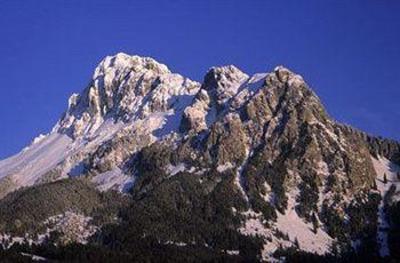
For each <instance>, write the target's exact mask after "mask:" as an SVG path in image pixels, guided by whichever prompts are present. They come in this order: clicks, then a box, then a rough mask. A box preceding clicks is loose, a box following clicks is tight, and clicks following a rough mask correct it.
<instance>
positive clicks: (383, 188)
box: [371, 156, 400, 257]
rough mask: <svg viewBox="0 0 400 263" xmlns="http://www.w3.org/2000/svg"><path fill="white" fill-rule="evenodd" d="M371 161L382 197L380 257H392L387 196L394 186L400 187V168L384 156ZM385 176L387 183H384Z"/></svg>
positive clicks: (379, 218) (379, 236)
mask: <svg viewBox="0 0 400 263" xmlns="http://www.w3.org/2000/svg"><path fill="white" fill-rule="evenodd" d="M371 159H372V163H373V165H374V168H375V171H376V173H377V178H376V179H375V182H376V186H377V188H378V191H379V192H380V194H381V197H382V199H381V202H380V204H379V206H378V233H377V240H378V244H379V255H380V256H381V257H385V256H389V255H390V251H389V246H388V233H387V231H388V229H389V222H388V221H387V218H386V214H385V196H386V194H387V192H388V191H389V189H390V186H391V185H392V184H394V185H396V186H397V187H398V186H400V181H399V179H398V178H397V173H399V172H400V167H399V166H397V165H396V164H394V163H392V162H391V161H389V160H388V159H386V158H385V157H382V156H378V159H375V158H373V157H371ZM385 175H386V179H387V183H384V176H385Z"/></svg>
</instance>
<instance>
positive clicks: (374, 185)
mask: <svg viewBox="0 0 400 263" xmlns="http://www.w3.org/2000/svg"><path fill="white" fill-rule="evenodd" d="M372 190H378V186H377V185H376V181H375V180H374V182H373V184H372Z"/></svg>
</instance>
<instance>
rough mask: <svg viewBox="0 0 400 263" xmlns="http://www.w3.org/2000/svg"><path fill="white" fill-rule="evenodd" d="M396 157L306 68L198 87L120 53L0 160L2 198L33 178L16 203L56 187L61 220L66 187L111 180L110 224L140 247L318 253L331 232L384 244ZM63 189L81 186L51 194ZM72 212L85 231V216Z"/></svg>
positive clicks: (231, 76) (234, 71)
mask: <svg viewBox="0 0 400 263" xmlns="http://www.w3.org/2000/svg"><path fill="white" fill-rule="evenodd" d="M399 160H400V144H399V143H397V142H394V141H390V140H384V139H381V138H376V137H373V136H369V135H367V134H364V133H361V132H358V131H356V130H354V129H352V128H351V127H347V126H344V125H341V124H338V123H337V122H335V121H334V120H332V119H331V118H330V116H329V115H328V114H327V112H326V111H325V108H324V106H323V104H322V103H321V101H320V100H319V98H318V96H317V95H316V94H315V93H314V92H313V91H312V89H311V88H309V87H308V85H307V83H306V82H305V81H304V80H303V78H302V77H301V76H300V75H297V74H296V73H294V72H292V71H290V70H289V69H287V68H285V67H283V66H278V67H276V68H275V69H274V70H273V71H272V72H270V73H258V74H254V75H252V76H249V75H247V74H245V73H243V72H242V71H241V70H239V69H238V68H236V67H235V66H232V65H231V66H223V67H213V68H211V69H210V70H209V71H208V72H207V73H206V75H205V77H204V81H203V83H202V84H200V83H197V82H195V81H192V80H190V79H188V78H185V77H183V76H181V75H179V74H175V73H172V72H171V71H170V70H168V68H167V67H166V66H165V65H163V64H160V63H158V62H157V61H155V60H154V59H151V58H143V57H139V56H129V55H126V54H123V53H119V54H117V55H115V56H110V57H106V58H105V59H104V60H102V61H101V62H100V64H99V66H98V67H97V68H96V70H95V72H94V74H93V78H92V79H91V80H90V82H89V85H88V86H87V87H86V89H84V91H83V92H82V93H81V94H73V95H72V96H71V97H70V99H69V101H68V109H67V111H66V112H65V114H64V115H63V117H62V118H61V119H60V120H59V122H58V123H57V125H56V126H55V128H54V129H53V131H52V132H51V133H50V134H48V135H45V136H40V137H38V138H37V139H35V140H34V142H33V143H32V145H30V146H29V147H27V148H25V149H24V150H23V151H22V152H21V153H19V154H17V155H16V156H13V157H11V158H9V159H6V160H3V161H0V200H1V199H2V198H3V197H4V196H6V195H8V194H10V192H13V191H15V190H16V189H19V188H23V187H29V186H30V187H32V188H33V189H35V188H36V187H38V188H37V191H33V192H30V194H32V195H34V196H36V197H34V198H31V197H30V196H29V198H26V200H25V202H27V204H26V205H23V206H21V207H40V205H36V203H35V204H34V205H32V204H31V201H32V200H33V201H35V202H37V203H39V201H37V200H41V199H38V198H37V196H38V195H39V197H41V196H42V198H43V197H47V193H48V192H49V193H57V196H58V199H57V200H59V201H58V202H59V203H60V204H61V206H60V208H59V207H58V206H57V207H56V208H57V209H55V210H53V211H57V213H56V214H59V215H61V216H60V219H62V218H64V217H65V216H62V215H63V213H65V211H67V210H68V209H70V207H69V206H67V207H63V205H65V204H66V203H68V202H65V200H74V199H70V197H71V195H72V196H75V195H77V196H76V198H77V199H78V200H85V201H86V199H85V198H83V199H82V196H85V195H81V193H86V194H88V195H89V194H90V195H91V196H92V191H94V193H97V190H100V191H105V192H106V193H108V190H110V189H114V190H118V191H121V192H125V193H129V195H130V197H129V199H130V200H131V201H130V202H131V203H130V206H129V207H130V208H126V207H125V208H124V209H131V210H130V211H131V212H130V214H129V215H128V214H127V213H125V214H124V215H128V216H127V217H125V216H124V218H121V220H125V222H124V224H122V225H121V226H117V227H121V229H120V231H121V232H119V233H120V234H123V233H125V232H126V227H130V228H131V232H128V234H129V238H128V239H132V240H133V239H134V240H138V241H137V242H139V243H140V242H143V238H142V237H145V236H146V237H147V236H149V237H152V238H154V239H152V240H158V241H159V244H169V245H172V244H174V243H178V242H184V243H186V244H189V243H190V244H192V245H194V244H197V245H198V244H206V246H207V247H209V248H212V249H215V251H221V250H228V249H229V250H231V249H235V250H237V249H239V250H240V249H242V248H241V247H240V245H238V244H237V243H232V244H230V243H229V242H231V241H232V242H236V241H234V240H241V238H246V240H248V238H252V237H253V238H257V239H259V240H258V241H257V242H256V243H257V244H259V245H262V246H263V248H262V247H258V249H257V250H258V251H260V253H262V256H263V257H264V258H265V259H269V257H272V256H273V253H274V252H275V251H279V250H280V249H284V248H290V247H291V246H292V245H293V244H296V243H297V245H296V246H297V249H300V250H305V251H308V252H312V253H316V254H325V253H330V252H331V250H330V249H331V248H332V247H333V246H335V244H336V242H340V245H341V246H342V245H343V246H347V245H348V244H355V243H359V244H361V243H362V242H364V244H369V243H368V242H370V241H371V239H370V238H371V237H372V238H375V237H376V236H378V237H380V239H378V240H377V242H379V245H380V246H381V247H384V245H385V242H386V243H387V242H388V240H390V238H389V239H388V238H381V237H382V236H383V237H384V235H385V234H388V233H389V231H388V230H387V229H388V227H387V226H385V224H384V220H385V216H384V213H385V209H386V208H385V206H387V204H385V203H384V202H385V201H384V200H389V199H390V198H391V196H392V197H393V198H391V202H395V201H396V200H398V196H400V193H399V191H398V190H397V188H396V187H399V186H400V179H399V178H400V167H398V166H396V164H395V163H396V162H397V163H399ZM397 172H399V174H397ZM76 177H83V178H85V182H86V181H91V182H92V183H93V184H94V185H95V186H96V187H97V190H96V189H93V190H90V189H86V187H83V185H81V183H83V182H84V181H83V180H82V181H81V180H79V179H78V180H73V179H72V178H74V179H75V178H76ZM385 178H386V179H385ZM60 179H66V180H60ZM54 181H59V182H60V184H49V183H50V182H54ZM385 181H386V182H385ZM388 182H390V184H389V183H388ZM56 183H57V182H56ZM71 184H72V185H71ZM85 184H86V183H85ZM60 187H61V189H64V187H65V188H68V189H70V187H73V188H72V189H76V188H78V189H76V190H80V191H75V190H68V191H67V190H66V191H59V190H51V189H53V188H56V189H59V188H60ZM91 187H92V186H91ZM393 187H394V188H393ZM29 189H30V188H28V191H30V190H29ZM43 189H45V190H43ZM46 189H47V190H46ZM85 189H86V190H85ZM89 190H90V191H89ZM20 191H21V192H20V193H25V189H22V190H20ZM16 193H17V195H12V194H11V195H10V196H11V197H8V198H7V196H6V197H5V199H4V200H6V203H3V206H1V202H0V212H1V213H0V215H8V216H7V218H6V219H7V220H9V221H7V222H9V223H7V224H8V225H6V226H7V227H6V228H4V225H3V224H2V222H0V231H1V230H4V229H6V230H7V228H9V226H15V227H17V226H18V225H17V224H15V218H18V219H19V220H22V221H23V220H25V219H26V217H25V216H17V217H15V216H14V212H15V211H14V210H8V208H9V207H11V208H13V207H17V206H16V205H15V203H14V202H18V204H19V203H20V202H21V200H20V198H19V195H18V191H17V192H16ZM43 193H45V194H43ZM96 195H97V194H96ZM13 196H14V197H13ZM23 196H25V195H23ZM26 196H28V195H26ZM92 198H93V197H92ZM100 199H102V198H100ZM111 200H114V199H113V198H112V199H111ZM380 200H381V201H380ZM99 202H100V201H99ZM396 202H397V201H396ZM76 203H77V201H73V202H71V207H73V206H75V204H76ZM89 203H90V202H89ZM47 204H51V203H47ZM85 204H86V202H85ZM388 204H390V202H389V203H388ZM397 204H398V205H400V203H397ZM97 205H101V203H98V204H96V206H95V207H97ZM378 205H379V208H378ZM61 208H62V209H61ZM73 208H74V207H73ZM149 208H150V210H149ZM65 209H67V210H65ZM378 209H379V210H378ZM95 210H96V209H95ZM3 211H8V213H5V212H3ZM50 211H51V210H50ZM84 211H86V210H84ZM149 211H150V212H149ZM388 211H389V210H388ZM17 212H18V211H17ZM19 212H21V211H19ZM54 213H55V212H51V213H50V212H49V211H45V212H44V213H42V214H43V218H42V219H40V220H42V221H43V220H46V218H49V217H50V218H52V217H51V216H54V215H56V214H54ZM90 216H95V214H92V215H90ZM377 216H379V221H378V219H377ZM3 218H4V216H3ZM72 218H78V219H79V218H80V219H82V220H81V222H82V223H83V225H85V227H88V224H87V222H89V221H88V220H89V219H88V218H87V217H84V216H83V215H82V217H80V216H78V217H76V216H73V217H72ZM0 219H1V216H0ZM193 219H194V220H193ZM210 219H211V221H210ZM32 220H34V222H37V221H38V219H37V218H36V216H34V217H33V219H32ZM118 220H119V219H118ZM67 221H69V220H67ZM73 221H76V220H75V219H74V220H73ZM228 221H229V222H231V223H229V224H227V222H228ZM177 222H185V224H176V223H177ZM26 224H27V226H30V225H31V224H30V221H28V222H26ZM67 225H68V224H67ZM199 226H200V227H201V226H204V228H201V229H199ZM2 227H3V228H2ZM96 227H97V226H96ZM96 227H93V231H95V230H96V229H97V228H96ZM98 227H101V225H99V226H98ZM399 227H400V224H399V226H396V228H392V229H394V230H395V229H399ZM132 229H133V230H132ZM350 229H351V231H349V230H350ZM17 230H18V231H19V230H20V228H18V229H17ZM7 231H8V230H7ZM89 232H90V233H91V231H89ZM100 232H102V231H100ZM223 233H228V234H227V237H225V238H227V239H226V240H229V242H228V243H226V242H225V241H226V240H224V239H220V237H221V236H223V235H224V234H223ZM365 233H367V236H365ZM132 234H133V235H132ZM389 234H390V233H389ZM100 235H101V233H100ZM112 235H113V236H114V237H117V238H118V235H114V234H112ZM122 237H123V235H122ZM132 237H133V238H132ZM0 239H1V232H0ZM106 239H107V238H106ZM125 240H127V239H126V238H124V239H123V241H122V242H120V241H118V240H117V241H118V243H117V244H123V242H125ZM210 240H211V242H210ZM215 240H222V241H223V242H222V243H221V244H218V245H215V244H214V245H213V242H214V241H215ZM240 242H241V241H240ZM201 246H202V245H201ZM132 247H137V246H132ZM346 249H347V248H346ZM128 251H130V249H129V250H128ZM393 251H396V250H393ZM238 253H239V252H238ZM257 253H258V252H257ZM240 254H242V251H240ZM243 254H245V253H243ZM386 255H387V254H386ZM249 261H251V262H253V261H255V260H249ZM267 261H268V260H267Z"/></svg>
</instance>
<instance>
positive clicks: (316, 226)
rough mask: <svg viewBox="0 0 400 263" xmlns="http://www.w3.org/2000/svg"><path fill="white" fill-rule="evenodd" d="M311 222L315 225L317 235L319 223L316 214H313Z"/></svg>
mask: <svg viewBox="0 0 400 263" xmlns="http://www.w3.org/2000/svg"><path fill="white" fill-rule="evenodd" d="M311 222H312V224H313V232H314V233H315V234H316V233H317V232H318V227H319V223H318V219H317V216H316V215H315V213H313V214H312V216H311Z"/></svg>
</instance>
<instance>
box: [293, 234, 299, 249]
mask: <svg viewBox="0 0 400 263" xmlns="http://www.w3.org/2000/svg"><path fill="white" fill-rule="evenodd" d="M294 246H295V247H296V248H297V249H300V244H299V240H298V239H297V237H296V239H295V240H294Z"/></svg>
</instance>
